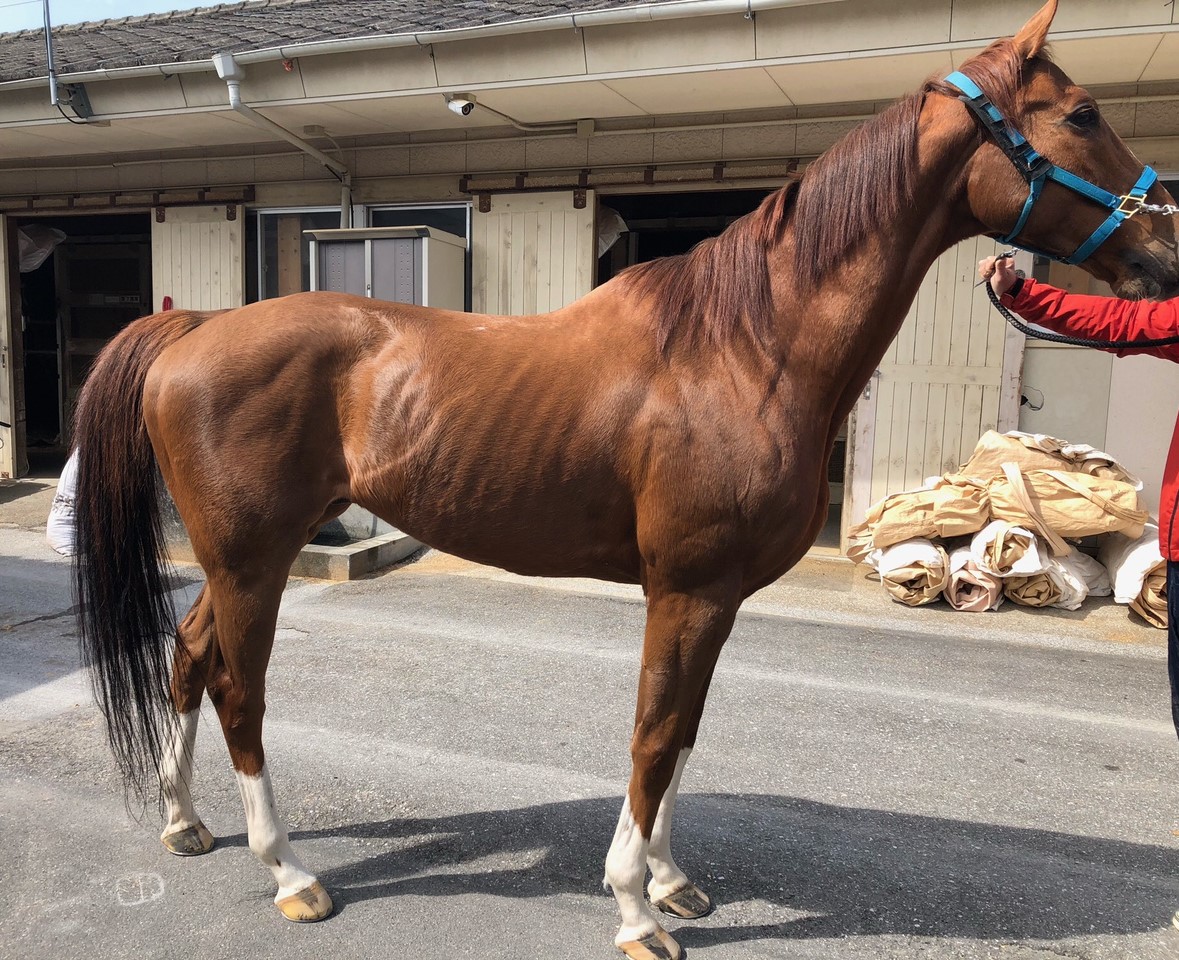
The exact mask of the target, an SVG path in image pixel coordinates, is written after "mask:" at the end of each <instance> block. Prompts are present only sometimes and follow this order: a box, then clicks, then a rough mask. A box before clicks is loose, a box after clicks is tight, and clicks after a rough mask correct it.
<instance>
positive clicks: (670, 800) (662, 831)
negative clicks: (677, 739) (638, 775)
mask: <svg viewBox="0 0 1179 960" xmlns="http://www.w3.org/2000/svg"><path fill="white" fill-rule="evenodd" d="M691 754H692V748H691V747H685V748H684V749H683V750H681V751H680V755H679V757H678V758H677V759H676V763H675V773H673V774H672V776H671V783H669V784H668V785H667V792H666V793H664V794H663V799H662V800H661V801H660V802H659V812H658V813H656V814H655V826H654V827H653V828H652V829H651V845H650V847H649V848H648V850H647V864H648V866H650V868H651V882H650V883H649V884H648V885H647V895H648V896H649V897H650V898H651V902H652V903H654V902H655V901H657V900H662V899H663V898H664V897H666V896H667V895H668V894H669V893H674V892H675V891H676V890H679V889H680V887H683V886H685V885H686V884H688V883H689V882H690V881H689V880H688V878H687V876H685V874H684V872H683V871H682V870H681V869H680V868H679V867H677V866H676V864H675V861H674V860H673V859H672V858H671V819H672V817H673V816H674V815H675V801H676V797H677V796H678V795H679V792H680V777H682V776H683V773H684V765H685V764H686V763H687V762H688V757H689V756H691Z"/></svg>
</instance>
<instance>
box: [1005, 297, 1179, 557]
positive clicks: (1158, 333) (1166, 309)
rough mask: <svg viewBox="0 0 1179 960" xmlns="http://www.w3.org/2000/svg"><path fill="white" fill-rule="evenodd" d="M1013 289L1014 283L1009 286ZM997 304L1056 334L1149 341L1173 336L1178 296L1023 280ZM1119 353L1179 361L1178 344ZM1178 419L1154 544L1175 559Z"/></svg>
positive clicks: (1178, 326)
mask: <svg viewBox="0 0 1179 960" xmlns="http://www.w3.org/2000/svg"><path fill="white" fill-rule="evenodd" d="M1013 289H1015V288H1013ZM1000 301H1001V302H1002V304H1003V306H1005V307H1007V308H1008V309H1009V310H1013V311H1015V312H1016V313H1018V314H1019V315H1020V316H1021V317H1023V318H1024V319H1025V320H1026V321H1028V322H1029V323H1034V324H1036V325H1037V326H1040V327H1047V328H1048V329H1049V330H1054V331H1056V332H1057V333H1064V334H1068V335H1069V336H1073V337H1087V338H1090V339H1095V340H1135V339H1140V340H1153V339H1156V338H1159V337H1173V336H1176V335H1179V298H1177V299H1175V300H1164V301H1162V302H1160V303H1155V302H1152V301H1149V300H1119V299H1117V298H1116V297H1089V296H1083V295H1081V294H1077V293H1065V292H1064V291H1063V290H1058V289H1057V288H1056V287H1050V286H1048V284H1046V283H1037V282H1036V281H1035V280H1030V279H1029V280H1025V281H1023V286H1022V287H1020V288H1018V289H1016V291H1015V296H1011V291H1008V292H1007V293H1005V294H1004V295H1003V296H1002V297H1001V298H1000ZM1109 352H1110V353H1115V354H1117V355H1118V356H1119V357H1124V356H1128V355H1130V354H1137V353H1145V354H1151V355H1153V356H1156V357H1165V358H1166V359H1167V360H1174V361H1176V362H1179V344H1172V345H1171V346H1166V347H1145V348H1142V349H1138V350H1136V349H1134V348H1133V347H1130V348H1128V349H1124V350H1111V351H1109ZM1177 501H1179V421H1176V423H1175V432H1174V434H1173V435H1172V437H1171V449H1170V452H1169V453H1168V454H1167V466H1166V468H1165V469H1164V471H1163V492H1162V497H1161V499H1160V501H1159V549H1160V550H1162V553H1163V556H1164V557H1166V558H1167V559H1168V560H1176V561H1179V524H1177V523H1176V519H1177V516H1176V515H1177V514H1179V509H1177Z"/></svg>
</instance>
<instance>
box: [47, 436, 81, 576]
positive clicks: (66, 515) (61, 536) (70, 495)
mask: <svg viewBox="0 0 1179 960" xmlns="http://www.w3.org/2000/svg"><path fill="white" fill-rule="evenodd" d="M77 484H78V454H77V451H75V452H74V453H72V454H70V458H69V459H68V460H67V461H66V465H65V467H64V468H63V469H62V471H61V478H60V479H59V480H58V481H57V492H56V493H55V494H54V495H53V505H52V506H51V507H50V508H49V518H48V520H46V521H45V539H46V540H48V541H49V546H51V547H53V549H54V550H56V551H57V552H58V553H63V554H65V555H66V556H67V557H68V556H73V554H74V524H75V519H74V492H75V490H76V488H77Z"/></svg>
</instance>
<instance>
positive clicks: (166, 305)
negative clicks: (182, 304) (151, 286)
mask: <svg viewBox="0 0 1179 960" xmlns="http://www.w3.org/2000/svg"><path fill="white" fill-rule="evenodd" d="M164 309H165V310H171V309H172V298H171V297H164Z"/></svg>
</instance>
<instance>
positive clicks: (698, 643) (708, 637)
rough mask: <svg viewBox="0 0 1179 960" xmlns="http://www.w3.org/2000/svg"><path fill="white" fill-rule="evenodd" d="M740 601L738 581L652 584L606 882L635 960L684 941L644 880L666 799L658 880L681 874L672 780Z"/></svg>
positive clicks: (668, 958)
mask: <svg viewBox="0 0 1179 960" xmlns="http://www.w3.org/2000/svg"><path fill="white" fill-rule="evenodd" d="M739 603H740V597H739V595H738V589H737V585H736V584H727V583H721V584H714V585H711V586H709V587H704V588H695V589H692V590H687V591H677V590H672V589H668V588H666V587H662V586H659V585H652V584H648V585H647V631H646V637H645V639H644V641H643V665H642V670H641V672H640V674H639V696H638V705H637V708H636V711H635V730H634V736H633V738H632V740H631V759H632V769H631V778H630V786H629V788H628V790H627V798H626V802H625V803H624V804H623V807H622V814H621V816H620V817H619V820H618V829H617V830H616V831H615V834H614V841H613V843H612V844H611V845H610V852H609V854H607V856H606V883H607V884H608V885H609V886H610V887H611V888H612V889H613V891H614V897H615V899H616V900H617V901H618V908H619V911H620V912H621V914H622V926H621V927H620V928H619V931H618V935H617V936H616V937H615V939H614V942H615V944H617V946H618V947H619V949H621V950H622V951H623V953H625V954H626V955H627V956H628V957H631V958H634V960H677V958H678V957H679V956H680V955H681V950H680V947H679V944H677V943H676V942H675V940H673V939H672V938H671V936H670V935H668V933H667V932H666V931H665V930H664V929H663V928H662V927H661V926H660V925H659V923H658V921H657V920H656V919H655V915H654V914H653V913H651V910H650V908H649V907H648V906H647V904H646V902H645V901H644V899H643V880H644V879H645V878H646V873H647V862H648V856H649V854H650V853H651V844H652V840H653V837H655V833H654V831H655V826H656V822H657V820H659V819H660V818H659V813H660V808H661V806H663V813H664V816H663V824H662V833H661V834H660V837H659V843H660V847H657V848H656V850H655V855H656V860H657V862H659V863H660V864H661V865H664V866H666V865H667V864H670V867H669V868H668V871H667V872H666V873H665V874H664V879H663V880H662V881H661V882H664V883H669V884H670V883H672V882H673V881H678V880H679V878H680V877H682V876H683V875H682V873H680V872H679V870H678V868H675V867H674V863H672V862H671V860H670V852H669V851H666V852H665V850H664V849H663V848H664V847H666V844H667V843H668V842H669V837H670V829H671V822H670V821H671V808H672V806H673V805H674V798H675V791H674V789H673V780H674V779H675V778H676V776H677V773H678V772H679V771H682V769H683V766H682V762H681V761H682V759H686V757H685V755H684V752H683V751H684V748H685V745H686V744H687V741H688V734H689V731H694V729H695V725H696V724H698V722H699V711H698V705H699V704H701V702H702V695H703V692H704V689H705V687H706V685H707V682H708V678H709V677H710V676H711V674H712V670H713V667H714V666H715V665H716V658H717V656H718V655H719V653H720V649H721V646H722V645H723V644H724V641H725V639H726V638H727V637H728V634H729V630H730V629H731V627H732V624H733V618H734V616H735V615H736V611H737V607H738V605H739ZM671 869H674V870H675V874H677V875H678V876H673V875H672V874H671V872H670V871H671ZM683 879H684V881H686V880H687V878H686V877H684V878H683ZM657 880H658V878H657ZM689 885H690V884H689ZM692 889H693V890H694V889H695V887H692ZM674 892H675V890H674V889H672V890H670V891H669V893H674ZM664 896H665V897H666V896H667V894H666V893H665V894H664ZM701 896H703V895H702V894H701ZM705 899H706V898H705Z"/></svg>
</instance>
